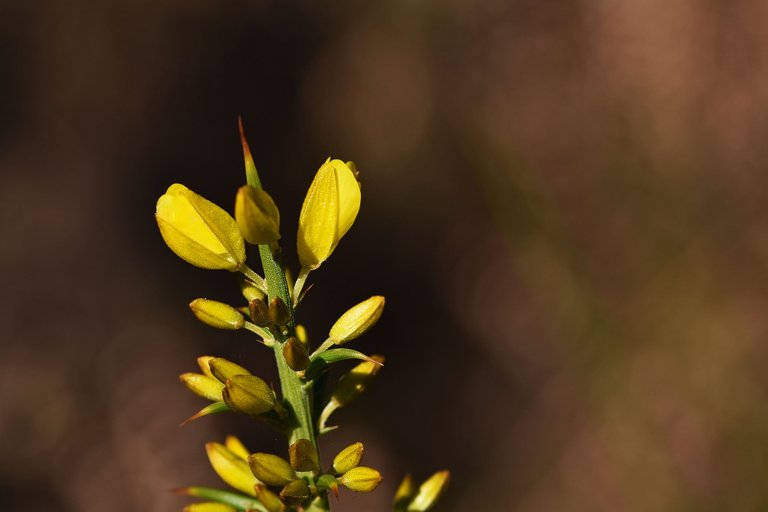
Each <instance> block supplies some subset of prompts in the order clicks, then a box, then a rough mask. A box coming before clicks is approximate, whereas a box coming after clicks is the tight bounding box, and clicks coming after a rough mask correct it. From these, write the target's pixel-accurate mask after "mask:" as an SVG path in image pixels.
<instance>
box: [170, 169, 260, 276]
mask: <svg viewBox="0 0 768 512" xmlns="http://www.w3.org/2000/svg"><path fill="white" fill-rule="evenodd" d="M155 217H156V218H157V225H158V227H159V228H160V234H161V235H162V236H163V240H165V243H166V244H168V247H170V248H171V250H172V251H173V252H175V253H176V254H177V255H178V256H179V257H181V258H182V259H184V260H186V261H188V262H189V263H191V264H193V265H195V266H198V267H202V268H209V269H226V270H231V271H235V270H238V269H239V268H240V267H241V266H242V265H243V264H244V263H245V243H244V242H243V235H242V234H241V233H240V229H238V227H237V222H235V219H233V218H232V217H231V216H230V215H229V214H228V213H227V212H225V211H224V210H222V209H221V208H220V207H218V206H216V205H215V204H213V203H212V202H210V201H208V200H207V199H205V198H204V197H202V196H199V195H197V194H195V193H194V192H192V191H191V190H189V189H188V188H187V187H185V186H184V185H181V184H179V183H176V184H173V185H171V186H170V187H168V190H167V191H166V192H165V194H163V195H162V196H161V197H160V199H158V201H157V210H156V212H155Z"/></svg>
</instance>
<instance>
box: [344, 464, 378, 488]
mask: <svg viewBox="0 0 768 512" xmlns="http://www.w3.org/2000/svg"><path fill="white" fill-rule="evenodd" d="M381 480H382V478H381V473H379V472H378V471H376V470H375V469H373V468H367V467H365V466H357V467H356V468H352V469H350V470H349V471H347V472H346V473H344V474H343V475H341V477H340V478H339V482H340V483H341V485H343V486H344V487H346V488H347V489H349V490H351V491H355V492H371V491H373V490H374V489H375V488H376V487H378V486H379V484H380V483H381Z"/></svg>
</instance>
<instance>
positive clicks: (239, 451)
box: [224, 436, 251, 462]
mask: <svg viewBox="0 0 768 512" xmlns="http://www.w3.org/2000/svg"><path fill="white" fill-rule="evenodd" d="M224 446H226V447H227V448H228V449H229V451H231V452H232V453H234V454H235V455H237V456H238V457H240V458H241V459H243V460H244V461H246V462H247V461H248V456H249V455H251V452H249V451H248V448H246V447H245V445H244V444H243V442H242V441H240V439H238V438H237V437H235V436H227V438H226V439H225V440H224Z"/></svg>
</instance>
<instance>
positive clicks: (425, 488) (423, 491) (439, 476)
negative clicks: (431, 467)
mask: <svg viewBox="0 0 768 512" xmlns="http://www.w3.org/2000/svg"><path fill="white" fill-rule="evenodd" d="M449 479H450V473H449V472H448V471H438V472H437V473H435V474H434V475H432V476H431V477H429V478H428V479H427V480H426V481H425V482H424V483H423V484H421V486H420V487H419V493H418V494H417V495H416V497H415V498H413V501H411V503H410V504H409V505H408V509H407V510H408V512H425V511H427V510H430V509H431V508H432V507H433V506H434V505H435V504H436V503H437V500H438V499H439V498H440V495H441V494H442V493H443V491H445V488H446V487H447V486H448V480H449Z"/></svg>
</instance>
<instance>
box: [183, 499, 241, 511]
mask: <svg viewBox="0 0 768 512" xmlns="http://www.w3.org/2000/svg"><path fill="white" fill-rule="evenodd" d="M184 512H237V509H236V508H235V507H231V506H229V505H226V504H224V503H216V502H215V501H204V502H202V503H192V504H190V505H187V506H186V507H184Z"/></svg>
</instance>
